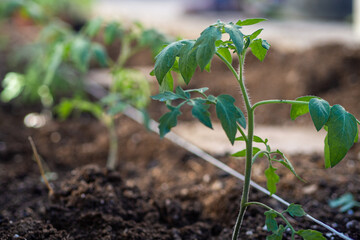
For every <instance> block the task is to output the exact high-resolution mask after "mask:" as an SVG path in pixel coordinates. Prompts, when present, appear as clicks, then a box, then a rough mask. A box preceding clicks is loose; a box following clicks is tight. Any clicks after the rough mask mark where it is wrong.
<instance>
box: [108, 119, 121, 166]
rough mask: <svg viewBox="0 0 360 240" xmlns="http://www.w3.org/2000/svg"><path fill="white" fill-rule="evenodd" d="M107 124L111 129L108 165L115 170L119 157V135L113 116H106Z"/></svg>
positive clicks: (109, 129)
mask: <svg viewBox="0 0 360 240" xmlns="http://www.w3.org/2000/svg"><path fill="white" fill-rule="evenodd" d="M105 125H106V126H107V129H108V131H109V155H108V159H107V162H106V167H107V168H108V169H110V170H115V169H116V165H117V159H118V137H117V133H116V127H115V121H114V119H113V118H112V117H111V116H107V115H106V116H105Z"/></svg>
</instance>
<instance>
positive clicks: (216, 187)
mask: <svg viewBox="0 0 360 240" xmlns="http://www.w3.org/2000/svg"><path fill="white" fill-rule="evenodd" d="M223 187H224V184H223V183H222V182H221V181H215V182H214V183H213V184H212V185H211V190H213V191H218V190H220V189H222V188H223Z"/></svg>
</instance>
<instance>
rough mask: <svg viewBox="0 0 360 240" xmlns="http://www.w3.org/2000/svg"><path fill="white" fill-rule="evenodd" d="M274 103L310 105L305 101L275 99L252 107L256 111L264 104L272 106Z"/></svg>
mask: <svg viewBox="0 0 360 240" xmlns="http://www.w3.org/2000/svg"><path fill="white" fill-rule="evenodd" d="M272 103H287V104H302V105H308V104H309V102H305V101H296V100H282V99H274V100H264V101H260V102H257V103H255V104H254V105H253V106H252V109H255V108H256V107H258V106H261V105H264V104H272Z"/></svg>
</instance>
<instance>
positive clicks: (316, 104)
mask: <svg viewBox="0 0 360 240" xmlns="http://www.w3.org/2000/svg"><path fill="white" fill-rule="evenodd" d="M309 111H310V116H311V119H312V120H313V122H314V125H315V128H316V130H317V131H320V129H321V128H322V127H323V126H324V125H325V123H326V122H327V121H328V119H329V115H330V105H329V103H328V102H327V101H325V100H323V99H318V98H313V99H311V100H310V102H309Z"/></svg>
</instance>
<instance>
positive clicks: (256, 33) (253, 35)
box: [250, 28, 264, 41]
mask: <svg viewBox="0 0 360 240" xmlns="http://www.w3.org/2000/svg"><path fill="white" fill-rule="evenodd" d="M263 30H264V29H263V28H260V29H258V30H256V31H255V32H253V33H252V34H251V35H250V40H251V41H252V40H254V39H255V38H257V37H258V36H259V35H260V33H261V32H262V31H263Z"/></svg>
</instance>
